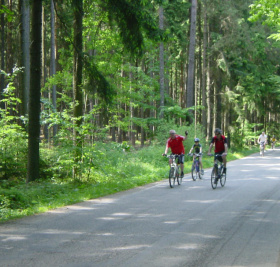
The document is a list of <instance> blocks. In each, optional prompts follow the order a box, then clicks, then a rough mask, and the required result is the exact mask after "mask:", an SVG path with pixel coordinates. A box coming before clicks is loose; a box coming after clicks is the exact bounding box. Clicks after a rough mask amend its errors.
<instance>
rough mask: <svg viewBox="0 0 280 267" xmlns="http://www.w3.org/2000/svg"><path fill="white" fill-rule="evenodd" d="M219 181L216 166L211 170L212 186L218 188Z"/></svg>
mask: <svg viewBox="0 0 280 267" xmlns="http://www.w3.org/2000/svg"><path fill="white" fill-rule="evenodd" d="M217 183H218V174H217V170H216V168H215V167H214V168H213V169H212V172H211V186H212V188H213V189H216V188H217Z"/></svg>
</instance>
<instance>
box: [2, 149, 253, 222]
mask: <svg viewBox="0 0 280 267" xmlns="http://www.w3.org/2000/svg"><path fill="white" fill-rule="evenodd" d="M100 149H101V150H102V149H103V151H102V153H100V155H99V164H98V166H101V167H98V166H95V167H94V168H93V170H92V171H91V174H90V176H89V177H87V178H86V179H80V180H72V179H70V178H69V179H65V178H64V179H61V178H60V179H58V178H56V179H55V178H53V179H48V180H47V179H45V180H41V181H36V182H32V183H28V184H26V183H25V181H7V180H2V181H0V207H1V209H0V222H5V221H8V220H11V219H16V218H21V217H24V216H28V215H33V214H37V213H42V212H46V211H48V210H51V209H55V208H58V207H62V206H65V205H70V204H74V203H78V202H82V201H85V200H89V199H93V198H99V197H102V196H106V195H110V194H114V193H116V192H120V191H124V190H128V189H131V188H134V187H137V186H141V185H145V184H149V183H152V182H155V181H159V180H163V179H166V178H167V177H168V172H169V166H168V164H167V159H166V158H164V157H162V156H161V154H162V152H163V151H164V148H163V147H162V146H151V147H147V148H144V149H140V150H137V151H131V152H123V150H119V149H118V150H114V151H112V147H110V148H108V147H107V148H106V147H103V148H100ZM99 151H100V150H99ZM257 151H258V149H257V148H254V149H250V150H244V151H238V152H230V153H229V154H228V161H231V160H236V159H240V158H242V157H245V156H248V155H250V154H252V153H255V152H257ZM101 155H103V158H102V156H101ZM191 164H192V161H191V158H190V157H186V161H185V174H186V173H188V172H190V170H191ZM212 165H213V158H212V157H207V156H204V157H203V166H204V168H205V169H206V168H210V167H211V166H212Z"/></svg>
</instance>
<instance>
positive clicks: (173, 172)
mask: <svg viewBox="0 0 280 267" xmlns="http://www.w3.org/2000/svg"><path fill="white" fill-rule="evenodd" d="M178 156H179V155H177V154H171V155H167V156H166V157H167V158H169V159H171V163H170V170H169V185H170V187H171V188H173V187H174V185H175V180H177V183H178V185H180V184H181V183H182V177H181V176H179V164H178V163H177V162H176V159H177V158H178Z"/></svg>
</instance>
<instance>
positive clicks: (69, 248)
mask: <svg viewBox="0 0 280 267" xmlns="http://www.w3.org/2000/svg"><path fill="white" fill-rule="evenodd" d="M210 173H211V171H210V169H207V170H205V175H204V178H203V180H198V181H196V182H193V181H192V180H191V177H190V175H186V176H185V178H184V179H183V184H182V185H180V186H175V188H173V189H171V188H170V187H169V184H168V180H164V181H161V182H157V183H153V184H151V185H148V186H144V187H140V188H137V189H133V190H128V191H126V192H123V193H118V194H115V195H112V196H109V197H104V198H100V199H96V200H91V201H86V202H83V203H79V204H76V205H72V206H67V207H64V208H60V209H56V210H53V211H50V212H47V213H44V214H40V215H36V216H31V217H28V218H24V219H20V220H16V221H12V222H9V223H5V224H0V240H1V241H0V266H1V267H2V266H5V267H6V266H28V267H32V266H36V267H37V266H40V267H43V266H61V267H62V266H63V267H64V266H67V267H72V266H73V267H76V266H79V267H84V266H85V267H87V266H89V267H91V266H96V267H111V266H112V267H113V266H114V267H116V266H121V267H132V266H133V267H138V266H139V267H142V266H145V267H152V266H155V267H164V266H168V267H170V266H171V267H172V266H178V267H179V266H182V267H204V266H205V267H222V266H223V267H226V266H235V267H237V266H238V267H241V266H242V267H243V266H252V267H272V266H273V267H274V266H280V256H279V255H280V150H279V149H276V150H273V151H272V150H268V151H267V152H266V153H265V156H264V157H263V158H262V157H260V155H258V154H254V155H252V156H249V157H246V158H244V159H241V160H236V161H232V162H229V163H228V173H227V182H226V185H225V187H223V188H222V187H221V186H220V185H219V186H218V187H217V189H215V190H213V189H212V188H211V184H210Z"/></svg>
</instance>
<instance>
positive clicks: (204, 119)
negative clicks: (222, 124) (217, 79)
mask: <svg viewBox="0 0 280 267" xmlns="http://www.w3.org/2000/svg"><path fill="white" fill-rule="evenodd" d="M203 22H204V26H203V55H202V60H203V63H202V64H203V70H202V106H203V107H204V109H203V110H202V125H203V127H204V129H205V132H204V133H205V135H207V102H206V79H207V40H208V38H207V35H208V32H207V12H206V6H205V5H204V6H203Z"/></svg>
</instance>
